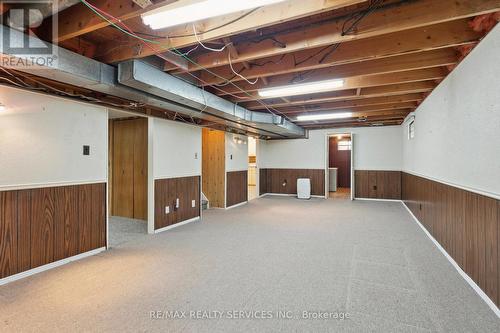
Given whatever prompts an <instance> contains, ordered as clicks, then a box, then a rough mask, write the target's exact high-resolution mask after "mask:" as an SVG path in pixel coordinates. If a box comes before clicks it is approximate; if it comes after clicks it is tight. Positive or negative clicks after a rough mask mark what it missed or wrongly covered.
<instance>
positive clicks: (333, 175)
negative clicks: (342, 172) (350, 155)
mask: <svg viewBox="0 0 500 333" xmlns="http://www.w3.org/2000/svg"><path fill="white" fill-rule="evenodd" d="M328 173H329V175H328V180H329V183H330V184H329V186H328V190H329V191H330V192H337V173H338V168H328Z"/></svg>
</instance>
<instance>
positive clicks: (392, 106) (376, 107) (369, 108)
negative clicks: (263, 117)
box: [280, 102, 417, 117]
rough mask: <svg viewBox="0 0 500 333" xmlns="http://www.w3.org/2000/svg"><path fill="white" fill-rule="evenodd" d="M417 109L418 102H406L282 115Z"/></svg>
mask: <svg viewBox="0 0 500 333" xmlns="http://www.w3.org/2000/svg"><path fill="white" fill-rule="evenodd" d="M416 107H417V103H416V102H405V103H391V104H380V105H368V106H353V107H350V108H342V109H334V110H328V109H324V110H318V111H315V112H313V111H306V112H304V111H301V112H283V111H280V113H283V114H286V115H287V116H293V117H296V116H304V115H311V114H315V115H316V114H329V113H332V112H342V113H343V112H352V113H354V114H357V113H360V112H361V113H367V112H368V113H369V112H374V111H388V110H414V109H416Z"/></svg>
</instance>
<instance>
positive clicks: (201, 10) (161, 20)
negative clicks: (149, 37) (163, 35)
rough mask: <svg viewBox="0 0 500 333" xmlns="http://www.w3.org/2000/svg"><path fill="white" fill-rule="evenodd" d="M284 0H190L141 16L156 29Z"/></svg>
mask: <svg viewBox="0 0 500 333" xmlns="http://www.w3.org/2000/svg"><path fill="white" fill-rule="evenodd" d="M283 1H285V0H238V1H236V0H203V1H199V0H188V1H184V2H180V3H173V4H170V5H167V6H163V7H160V8H157V9H154V10H151V11H149V12H147V13H144V14H142V15H141V17H142V22H143V23H144V24H146V25H149V26H150V27H151V29H155V30H156V29H164V28H169V27H173V26H176V25H180V24H186V23H192V22H197V21H201V20H205V19H208V18H211V17H217V16H222V15H226V14H231V13H236V12H239V11H242V10H248V9H254V8H257V7H262V6H267V5H272V4H275V3H278V2H283Z"/></svg>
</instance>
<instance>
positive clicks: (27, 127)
mask: <svg viewBox="0 0 500 333" xmlns="http://www.w3.org/2000/svg"><path fill="white" fill-rule="evenodd" d="M0 102H1V103H3V104H4V105H5V106H6V108H7V111H6V112H4V113H0V188H4V189H7V188H9V187H30V186H37V185H51V184H54V185H56V184H64V183H83V182H104V181H106V179H107V151H108V147H107V145H108V143H107V142H108V134H107V133H108V115H107V110H106V109H105V108H102V107H96V106H92V105H88V104H83V103H77V102H74V101H69V100H65V99H62V98H57V97H50V96H46V95H42V94H38V93H33V92H26V91H22V90H19V89H15V88H9V87H4V86H2V87H0ZM83 145H90V156H84V155H83Z"/></svg>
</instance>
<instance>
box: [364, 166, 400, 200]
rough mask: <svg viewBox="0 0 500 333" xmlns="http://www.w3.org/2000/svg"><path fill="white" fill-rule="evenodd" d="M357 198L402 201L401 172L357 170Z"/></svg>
mask: <svg viewBox="0 0 500 333" xmlns="http://www.w3.org/2000/svg"><path fill="white" fill-rule="evenodd" d="M354 177H355V182H354V183H355V197H356V198H369V199H393V200H400V199H401V172H400V171H383V170H355V171H354Z"/></svg>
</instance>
